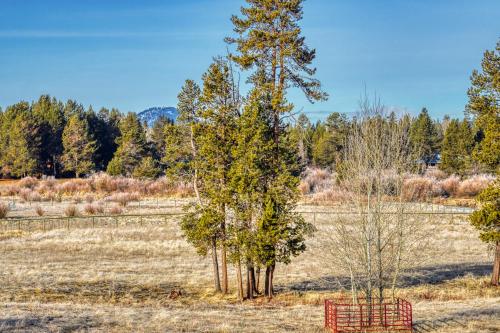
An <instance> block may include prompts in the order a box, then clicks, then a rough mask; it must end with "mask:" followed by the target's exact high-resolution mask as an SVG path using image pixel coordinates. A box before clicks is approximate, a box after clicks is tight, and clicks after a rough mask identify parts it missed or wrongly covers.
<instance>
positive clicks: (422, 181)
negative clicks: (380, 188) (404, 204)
mask: <svg viewBox="0 0 500 333" xmlns="http://www.w3.org/2000/svg"><path fill="white" fill-rule="evenodd" d="M435 183H436V180H435V179H433V178H428V177H422V176H412V177H410V178H407V179H405V181H404V183H403V193H402V195H403V199H404V200H406V201H425V200H427V199H429V198H431V197H433V196H435V192H436V187H435V185H434V184H435Z"/></svg>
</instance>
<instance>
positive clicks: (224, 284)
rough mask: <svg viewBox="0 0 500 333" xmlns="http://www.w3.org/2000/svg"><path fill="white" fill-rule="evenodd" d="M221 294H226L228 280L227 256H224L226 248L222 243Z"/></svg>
mask: <svg viewBox="0 0 500 333" xmlns="http://www.w3.org/2000/svg"><path fill="white" fill-rule="evenodd" d="M221 251H222V253H221V256H222V292H223V293H224V294H227V293H228V278H227V254H226V246H225V245H224V242H223V243H222V250H221Z"/></svg>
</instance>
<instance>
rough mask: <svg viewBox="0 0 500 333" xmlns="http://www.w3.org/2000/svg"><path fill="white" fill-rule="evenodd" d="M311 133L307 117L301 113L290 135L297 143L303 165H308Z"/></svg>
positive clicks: (310, 152)
mask: <svg viewBox="0 0 500 333" xmlns="http://www.w3.org/2000/svg"><path fill="white" fill-rule="evenodd" d="M312 134H313V128H312V126H311V122H310V121H309V118H307V116H306V115H305V114H304V113H301V114H300V115H299V117H298V119H297V123H296V125H295V126H294V127H293V128H292V129H291V137H292V139H293V141H294V142H295V144H296V145H297V149H298V153H299V157H300V161H301V163H302V165H304V166H306V165H308V164H309V162H310V161H311V158H312V141H311V140H312Z"/></svg>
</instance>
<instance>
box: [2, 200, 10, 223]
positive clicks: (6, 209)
mask: <svg viewBox="0 0 500 333" xmlns="http://www.w3.org/2000/svg"><path fill="white" fill-rule="evenodd" d="M9 210H10V208H9V205H7V204H6V203H3V202H0V219H4V218H6V217H7V214H8V213H9Z"/></svg>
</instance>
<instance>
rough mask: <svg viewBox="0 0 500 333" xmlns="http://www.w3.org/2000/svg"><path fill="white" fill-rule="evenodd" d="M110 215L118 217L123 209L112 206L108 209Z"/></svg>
mask: <svg viewBox="0 0 500 333" xmlns="http://www.w3.org/2000/svg"><path fill="white" fill-rule="evenodd" d="M109 213H110V214H111V215H120V214H121V213H123V209H122V208H121V207H120V206H113V207H111V208H110V209H109Z"/></svg>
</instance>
